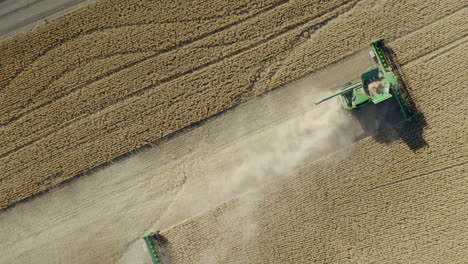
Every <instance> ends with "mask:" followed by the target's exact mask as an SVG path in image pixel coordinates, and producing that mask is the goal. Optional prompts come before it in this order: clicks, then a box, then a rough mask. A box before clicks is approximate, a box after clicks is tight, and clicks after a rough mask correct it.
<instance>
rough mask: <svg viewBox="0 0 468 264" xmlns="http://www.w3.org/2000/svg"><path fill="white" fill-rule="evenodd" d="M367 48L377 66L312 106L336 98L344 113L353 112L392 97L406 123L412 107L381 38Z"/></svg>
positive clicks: (413, 110)
mask: <svg viewBox="0 0 468 264" xmlns="http://www.w3.org/2000/svg"><path fill="white" fill-rule="evenodd" d="M369 45H370V47H371V49H372V50H371V51H370V52H369V53H370V55H371V57H373V58H374V61H375V62H376V64H377V65H376V66H373V67H372V68H371V69H370V70H369V71H367V72H365V73H363V74H362V75H361V81H358V82H355V83H353V84H349V85H346V86H344V87H342V88H341V90H340V91H338V92H336V93H335V94H332V95H330V96H328V97H326V98H324V99H322V100H320V101H318V102H316V103H315V104H316V105H318V104H320V103H322V102H324V101H327V100H329V99H331V98H333V97H337V96H339V97H338V102H339V104H340V106H341V107H342V108H343V109H345V110H353V109H356V108H359V107H362V106H364V105H366V104H367V103H369V102H372V103H373V104H378V103H380V102H383V101H386V100H388V99H390V98H392V97H395V98H396V101H397V102H398V105H399V107H400V112H401V114H402V117H403V119H404V120H410V119H411V118H412V117H413V116H414V115H415V114H416V111H415V107H414V104H413V103H412V101H411V99H410V97H409V93H408V91H407V89H406V86H405V84H404V82H403V78H402V77H401V75H400V73H399V71H398V68H397V66H396V64H395V63H394V61H393V57H392V56H391V53H390V51H389V50H388V49H387V48H386V47H385V45H384V43H383V40H382V39H380V40H376V41H372V42H370V43H369Z"/></svg>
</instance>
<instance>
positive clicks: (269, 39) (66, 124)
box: [0, 0, 362, 158]
mask: <svg viewBox="0 0 468 264" xmlns="http://www.w3.org/2000/svg"><path fill="white" fill-rule="evenodd" d="M359 1H362V0H349V1H347V2H346V3H343V4H342V5H340V6H339V7H336V6H334V7H331V8H329V9H326V10H324V11H323V12H321V13H319V14H316V15H314V16H313V17H308V18H306V19H305V20H303V21H301V22H298V23H295V24H293V25H290V26H288V27H285V28H284V29H283V30H281V31H280V32H279V33H276V34H274V35H272V36H269V37H268V38H266V39H264V40H259V41H257V42H255V43H253V44H251V45H248V46H246V47H244V48H241V49H239V50H237V51H234V52H232V53H229V54H227V55H225V56H222V57H220V58H217V59H216V60H213V61H210V62H208V63H204V64H202V65H200V66H197V67H195V68H192V69H190V70H187V71H184V72H181V73H178V74H175V75H172V76H168V77H166V78H162V79H161V80H159V81H157V82H155V83H154V84H151V85H149V86H146V87H143V88H142V89H140V90H136V91H134V92H132V93H130V94H128V95H126V96H124V97H121V98H118V99H117V100H115V101H114V103H113V104H116V103H119V102H121V101H124V100H127V99H128V98H131V97H135V96H141V94H143V93H144V92H146V91H148V90H150V89H152V88H155V87H157V86H159V85H161V84H164V83H167V82H170V81H173V80H176V79H178V78H181V77H184V76H186V75H188V74H191V73H194V72H197V71H200V70H203V69H205V68H207V67H210V66H212V65H214V64H217V63H219V62H222V61H224V60H226V59H229V58H232V57H234V56H236V55H239V54H241V53H244V52H246V51H249V50H251V49H253V48H256V47H258V46H259V45H262V44H265V43H267V42H269V41H271V40H274V39H276V38H278V37H280V36H282V35H284V34H287V33H289V32H290V31H291V30H294V29H296V28H297V27H300V26H302V25H304V24H306V23H308V22H310V21H313V20H315V19H319V18H321V17H323V16H325V15H326V14H328V13H331V12H334V11H335V12H337V14H335V15H334V16H332V18H330V19H329V20H333V19H335V18H337V17H338V16H339V15H340V14H342V13H345V12H347V11H349V10H351V9H352V8H353V7H354V5H355V4H357V3H358V2H359ZM349 3H352V4H349ZM346 5H347V6H346ZM343 6H345V7H343ZM339 8H342V9H343V10H338V11H337V9H339ZM328 22H329V21H327V23H328ZM319 23H322V22H319ZM169 51H170V50H169ZM161 53H164V52H161ZM161 53H158V54H155V55H151V56H149V57H145V58H142V59H139V60H136V61H134V62H131V63H127V64H125V65H123V66H120V67H118V68H116V69H114V70H111V71H109V72H107V73H104V74H101V75H99V76H97V77H95V78H92V79H90V80H88V81H86V82H85V83H84V84H82V85H80V86H77V87H76V88H74V89H72V90H71V92H70V93H67V94H64V95H63V96H61V97H60V98H58V99H57V100H60V99H62V98H64V97H66V96H68V95H70V94H71V93H74V92H77V91H78V90H80V89H82V88H84V87H86V86H89V85H91V84H93V83H95V82H97V81H100V80H102V79H104V78H107V77H109V76H112V75H114V74H116V73H118V72H120V71H122V70H125V69H127V68H130V67H132V66H135V65H137V64H139V63H142V62H144V61H146V60H148V59H151V58H154V57H156V56H159V55H160V54H161ZM187 94H190V93H187ZM187 94H183V95H180V96H178V97H181V96H186V95H187ZM191 95H194V93H192V94H191ZM178 97H174V98H171V100H174V101H176V102H177V101H178V100H180V98H178ZM54 101H56V100H49V102H48V103H47V104H43V105H41V106H40V107H36V108H35V109H34V110H37V109H38V108H41V107H45V106H47V105H49V104H51V103H52V102H54ZM113 104H110V105H100V106H99V107H98V108H97V109H96V110H95V111H94V112H98V111H102V110H104V109H105V108H107V107H110V106H112V105H113ZM124 106H125V105H122V106H121V107H124ZM157 106H159V105H156V106H155V107H157ZM117 109H118V108H117ZM90 114H92V113H87V114H84V115H81V116H79V117H77V118H75V119H72V120H69V121H68V122H66V123H63V124H61V125H60V126H58V129H57V130H55V131H51V132H49V133H47V134H45V135H43V136H42V137H41V138H43V137H47V136H49V135H51V134H53V133H55V132H57V131H58V130H60V129H63V128H65V127H67V126H69V125H70V124H72V123H75V122H78V121H80V120H81V119H83V118H86V117H87V116H89V115H90ZM22 116H24V115H22ZM41 138H36V139H35V140H33V141H29V142H28V143H25V144H22V145H20V146H18V147H16V148H15V149H14V150H10V151H7V152H5V153H2V154H0V158H3V157H6V156H8V155H9V154H11V153H13V152H15V151H17V150H19V149H21V148H23V147H26V146H29V145H31V144H34V143H35V142H37V141H38V140H40V139H41Z"/></svg>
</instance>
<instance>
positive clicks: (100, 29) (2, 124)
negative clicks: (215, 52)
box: [0, 0, 289, 126]
mask: <svg viewBox="0 0 468 264" xmlns="http://www.w3.org/2000/svg"><path fill="white" fill-rule="evenodd" d="M288 1H289V0H281V1H278V3H277V4H276V5H272V6H269V7H267V8H264V9H261V10H259V11H257V12H255V13H253V14H252V15H249V16H246V17H244V18H242V19H239V20H237V21H234V22H232V23H228V24H226V25H225V26H222V27H219V28H217V29H215V30H211V31H209V32H206V33H203V34H201V35H199V36H197V37H194V38H191V39H188V40H184V41H180V42H179V43H177V44H176V45H174V46H170V47H168V48H165V49H161V50H159V51H156V52H155V53H154V54H153V55H150V56H147V57H144V58H142V59H139V60H137V61H135V62H133V63H127V64H124V65H121V66H119V67H117V68H115V69H113V70H110V71H108V72H107V73H103V74H101V75H100V76H99V77H98V78H93V79H91V80H89V81H88V84H87V85H90V84H92V83H94V82H97V81H99V80H102V79H104V78H106V77H109V76H111V75H113V74H115V73H117V72H119V71H122V70H124V69H127V68H130V67H133V66H135V65H137V64H139V63H142V62H145V61H147V60H149V59H152V58H155V57H157V56H159V55H161V54H164V53H167V52H170V51H173V50H176V49H179V48H182V47H185V46H187V45H189V44H192V43H194V42H197V41H200V40H202V39H204V38H206V37H209V36H211V35H213V34H216V33H218V32H221V31H224V30H227V29H230V28H232V27H235V26H237V25H239V24H241V23H243V22H245V21H248V20H250V19H252V18H254V17H256V16H258V15H261V14H263V13H266V12H268V11H270V10H273V9H275V8H277V7H280V6H282V5H284V4H286V3H288ZM200 21H202V20H200ZM149 24H150V25H151V24H154V23H149ZM157 24H161V23H157ZM142 25H146V24H145V23H138V24H136V25H128V24H127V25H120V26H109V27H106V28H98V29H94V30H90V31H88V32H86V33H85V34H82V33H81V32H78V33H77V34H75V35H74V36H72V37H70V38H69V39H66V40H65V41H64V42H63V43H66V42H68V41H71V40H73V39H74V38H78V37H82V36H84V35H89V34H91V33H94V32H100V31H105V30H108V29H117V28H119V27H128V26H142ZM60 45H63V44H58V45H56V46H53V47H50V48H49V49H45V50H44V54H40V55H39V56H38V57H37V58H36V59H35V60H34V61H33V62H31V64H33V63H34V62H35V61H36V60H38V59H39V58H40V57H42V56H44V55H45V54H47V53H48V52H49V51H51V50H53V49H55V48H57V47H58V46H60ZM21 72H22V71H20V72H18V73H17V74H15V75H14V77H13V79H12V80H10V82H8V83H7V84H6V85H5V88H4V89H8V87H9V84H10V83H11V82H12V81H13V80H14V79H15V78H16V77H17V76H18V75H19V74H20V73H21ZM87 85H84V86H83V85H82V86H78V87H76V88H75V89H72V90H71V91H70V92H69V93H68V94H70V93H73V92H75V91H77V90H79V89H82V88H83V87H85V86H87ZM48 87H49V85H48V86H47V87H45V88H44V89H42V90H45V89H47V88H48ZM0 91H1V89H0ZM68 94H66V95H68ZM66 95H64V96H62V97H61V98H63V97H65V96H66ZM59 99H60V98H59ZM57 100H58V99H57ZM53 101H54V100H48V101H46V102H44V103H42V104H40V105H38V106H36V107H33V108H32V109H29V110H27V111H25V112H23V113H21V114H19V115H17V116H15V117H12V118H10V119H7V120H6V121H4V122H2V123H0V126H5V125H7V124H9V123H11V122H14V121H16V120H18V119H19V118H21V117H22V116H24V115H26V114H28V113H31V112H33V111H35V110H37V109H39V108H41V107H44V106H47V105H48V104H50V103H51V102H53Z"/></svg>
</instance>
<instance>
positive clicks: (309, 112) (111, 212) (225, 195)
mask: <svg viewBox="0 0 468 264" xmlns="http://www.w3.org/2000/svg"><path fill="white" fill-rule="evenodd" d="M372 64H373V61H372V60H371V59H370V57H369V56H368V53H367V51H363V52H360V53H358V54H357V55H355V56H353V57H352V58H350V59H348V60H346V61H344V62H343V63H340V64H337V65H335V66H332V67H329V68H327V69H326V70H324V71H322V72H319V73H315V74H312V75H311V76H308V77H306V78H304V79H302V80H299V81H296V82H294V83H291V84H289V85H287V86H285V87H282V88H279V89H276V90H274V91H272V92H270V93H267V94H266V95H264V96H261V97H258V98H255V99H253V100H251V101H248V102H246V103H244V104H241V105H239V106H238V107H236V108H234V109H232V110H229V111H227V112H225V113H223V114H220V115H218V116H216V117H214V118H211V119H209V120H208V121H206V122H205V123H203V124H202V125H199V126H196V127H194V128H190V129H186V130H185V131H182V132H180V133H178V134H177V135H175V136H173V137H171V138H170V139H168V140H164V141H162V142H159V143H157V144H155V145H154V147H152V148H148V149H145V150H141V151H139V152H138V153H134V154H133V155H130V156H129V157H126V158H124V159H122V160H120V161H116V162H113V164H111V165H110V166H106V167H104V168H101V169H99V170H96V171H94V172H92V173H89V174H87V175H85V176H82V177H80V178H78V179H76V180H74V181H73V182H71V183H69V184H67V185H65V186H64V187H62V188H59V189H55V190H51V191H50V192H49V193H46V194H44V195H42V196H40V197H37V198H35V199H34V200H32V201H29V202H26V203H21V204H19V205H17V206H15V207H13V208H11V209H9V210H7V211H6V212H3V213H0V223H1V225H0V237H2V239H0V252H2V254H0V263H33V262H34V263H116V262H119V263H143V262H144V263H150V262H149V261H150V260H149V259H148V256H147V253H145V252H144V244H143V240H141V239H140V238H139V236H140V235H141V234H143V233H144V232H146V231H148V230H153V229H165V228H167V227H169V226H171V225H173V224H176V223H178V222H180V221H183V220H185V219H188V218H190V217H192V216H195V215H197V214H200V213H202V212H204V211H206V210H209V209H211V208H213V207H215V206H216V205H218V204H220V203H222V202H224V201H226V200H228V199H230V198H232V197H234V196H237V195H239V194H241V193H244V192H246V191H249V190H253V189H255V188H257V187H259V186H261V185H263V184H265V183H267V182H269V181H272V180H274V179H277V178H278V177H281V176H283V175H285V174H288V173H291V172H292V171H293V170H294V169H295V168H297V167H300V166H302V165H303V164H305V163H306V162H308V161H310V160H313V159H316V158H318V157H321V156H323V155H324V154H326V153H330V152H332V151H334V150H336V149H339V148H342V147H343V146H345V145H349V144H352V143H353V142H354V141H355V140H356V138H357V136H359V133H360V131H359V129H357V130H356V129H355V128H357V127H359V125H358V123H357V122H356V121H352V122H350V121H349V120H351V119H350V118H349V117H348V116H347V115H346V114H345V113H344V112H340V111H337V104H336V101H335V100H331V101H329V102H328V103H324V104H323V105H322V104H321V105H320V106H317V107H316V106H314V104H313V102H315V101H316V100H317V99H319V98H320V97H322V96H326V95H327V94H329V93H331V92H332V91H333V90H336V89H338V88H339V86H340V85H341V84H342V83H344V82H346V81H348V80H356V79H357V78H359V76H360V73H361V72H362V71H364V70H366V69H367V68H368V67H369V66H370V65H372ZM5 238H7V239H5Z"/></svg>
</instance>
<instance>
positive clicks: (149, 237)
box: [141, 231, 161, 264]
mask: <svg viewBox="0 0 468 264" xmlns="http://www.w3.org/2000/svg"><path fill="white" fill-rule="evenodd" d="M141 238H143V240H145V243H146V247H147V248H148V252H149V254H150V256H151V260H152V261H153V264H161V260H160V256H159V254H158V251H157V248H156V245H155V243H157V244H158V245H160V244H161V241H160V239H159V231H154V232H150V233H147V234H144V235H143V236H141Z"/></svg>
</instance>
